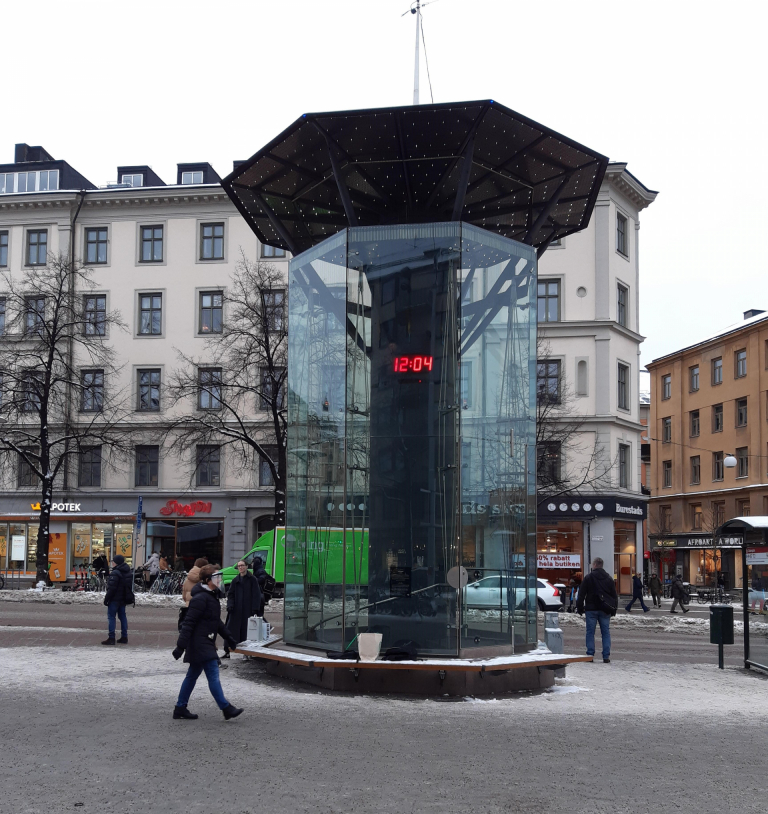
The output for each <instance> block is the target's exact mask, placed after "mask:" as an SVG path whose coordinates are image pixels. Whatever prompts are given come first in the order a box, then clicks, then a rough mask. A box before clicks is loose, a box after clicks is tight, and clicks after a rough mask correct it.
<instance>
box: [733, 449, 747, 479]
mask: <svg viewBox="0 0 768 814" xmlns="http://www.w3.org/2000/svg"><path fill="white" fill-rule="evenodd" d="M736 466H737V469H736V477H737V478H748V477H749V452H748V448H747V447H738V449H737V450H736Z"/></svg>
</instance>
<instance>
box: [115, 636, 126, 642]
mask: <svg viewBox="0 0 768 814" xmlns="http://www.w3.org/2000/svg"><path fill="white" fill-rule="evenodd" d="M117 643H118V644H128V637H127V636H121V637H120V638H119V639H118V640H117Z"/></svg>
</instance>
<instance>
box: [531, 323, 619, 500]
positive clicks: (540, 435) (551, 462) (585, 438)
mask: <svg viewBox="0 0 768 814" xmlns="http://www.w3.org/2000/svg"><path fill="white" fill-rule="evenodd" d="M585 423H586V422H585V418H584V416H583V415H582V414H580V413H579V412H577V410H576V403H575V394H574V391H573V388H572V387H571V384H570V382H569V381H568V379H567V378H566V376H565V373H564V371H563V369H562V365H561V364H560V363H559V360H556V359H554V358H553V356H552V352H551V348H550V346H549V343H548V342H547V341H546V339H543V338H542V337H541V336H540V337H539V338H538V340H537V377H536V467H537V481H538V494H539V499H538V502H539V504H541V503H543V502H544V501H546V500H551V499H552V498H553V497H557V496H558V495H564V494H569V493H571V492H577V491H579V490H580V489H584V488H591V489H600V488H610V486H611V470H612V468H613V462H612V461H611V460H610V459H606V456H605V451H604V449H603V447H602V445H601V444H600V442H599V439H598V438H597V437H596V435H595V434H594V433H590V432H588V431H587V429H586V427H585Z"/></svg>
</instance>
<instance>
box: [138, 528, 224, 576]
mask: <svg viewBox="0 0 768 814" xmlns="http://www.w3.org/2000/svg"><path fill="white" fill-rule="evenodd" d="M222 527H223V523H222V522H221V521H219V520H202V521H201V520H148V521H147V553H148V554H150V553H152V552H153V551H157V552H158V553H161V554H165V555H166V557H168V560H169V564H171V567H172V568H174V569H179V570H182V569H183V570H185V571H189V569H190V568H192V566H193V565H194V563H195V560H196V559H197V558H198V557H205V558H206V559H207V560H208V562H209V563H211V564H212V565H213V564H216V565H221V564H222V554H223V544H224V537H223V534H222Z"/></svg>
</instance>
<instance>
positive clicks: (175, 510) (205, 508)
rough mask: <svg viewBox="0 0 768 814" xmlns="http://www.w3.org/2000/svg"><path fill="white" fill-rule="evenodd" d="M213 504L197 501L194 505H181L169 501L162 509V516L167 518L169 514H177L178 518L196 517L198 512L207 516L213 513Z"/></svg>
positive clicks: (176, 501)
mask: <svg viewBox="0 0 768 814" xmlns="http://www.w3.org/2000/svg"><path fill="white" fill-rule="evenodd" d="M211 508H212V504H211V503H204V502H203V501H202V500H196V501H195V502H194V503H186V504H182V503H179V502H178V500H169V501H168V502H167V503H166V504H165V506H163V508H162V509H160V514H162V515H165V516H166V517H167V516H168V515H169V514H176V515H177V516H178V517H194V516H195V515H196V514H197V512H204V513H205V514H210V513H211Z"/></svg>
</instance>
